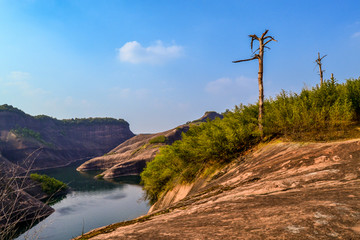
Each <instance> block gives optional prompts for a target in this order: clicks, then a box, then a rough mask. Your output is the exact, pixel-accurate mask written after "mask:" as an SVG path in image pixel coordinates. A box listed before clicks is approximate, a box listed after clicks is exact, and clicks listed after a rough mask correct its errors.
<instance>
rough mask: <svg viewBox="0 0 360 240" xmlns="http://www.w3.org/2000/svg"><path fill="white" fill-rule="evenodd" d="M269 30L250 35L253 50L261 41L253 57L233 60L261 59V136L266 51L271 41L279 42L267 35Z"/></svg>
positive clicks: (261, 132)
mask: <svg viewBox="0 0 360 240" xmlns="http://www.w3.org/2000/svg"><path fill="white" fill-rule="evenodd" d="M268 31H269V30H265V32H264V33H263V34H262V35H261V37H258V36H256V35H255V34H253V35H249V37H251V50H252V51H253V46H254V41H255V40H256V41H259V48H258V49H256V50H255V51H253V54H254V55H253V57H252V58H248V59H243V60H237V61H233V63H239V62H246V61H251V60H255V59H258V60H259V72H258V83H259V130H260V134H261V138H263V124H262V122H263V121H262V120H263V114H264V86H263V65H264V52H265V48H267V49H270V48H269V47H267V46H266V45H267V44H268V43H269V42H271V41H275V42H277V41H276V40H275V39H274V37H272V36H266V34H267V33H268Z"/></svg>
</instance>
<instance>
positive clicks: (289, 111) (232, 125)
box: [141, 78, 360, 202]
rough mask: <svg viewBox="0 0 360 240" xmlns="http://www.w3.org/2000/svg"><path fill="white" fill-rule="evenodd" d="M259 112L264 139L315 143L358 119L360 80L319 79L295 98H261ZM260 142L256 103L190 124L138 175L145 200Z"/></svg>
mask: <svg viewBox="0 0 360 240" xmlns="http://www.w3.org/2000/svg"><path fill="white" fill-rule="evenodd" d="M264 108H265V114H264V122H263V125H264V137H265V138H271V137H274V136H286V137H289V138H293V139H298V138H301V137H303V136H305V135H307V136H310V137H311V138H312V140H317V139H318V138H319V136H328V135H331V134H333V133H335V132H337V131H340V130H344V129H346V128H347V127H349V126H351V124H353V123H354V122H358V121H359V120H360V118H359V116H360V78H359V79H357V80H348V81H347V82H346V83H343V84H338V83H336V81H335V80H329V81H325V82H324V84H323V85H322V86H316V87H313V88H312V89H306V88H304V89H303V90H302V91H301V92H300V93H299V94H297V93H291V92H290V93H287V92H285V91H282V92H281V93H280V94H279V95H277V96H276V97H275V98H274V99H273V98H270V99H267V100H266V101H265V103H264ZM260 141H261V138H260V132H259V130H258V105H257V104H250V105H247V106H245V105H239V106H235V109H234V110H233V111H226V113H224V118H223V119H219V118H217V119H215V120H213V121H208V122H205V123H201V124H200V125H191V126H190V129H189V131H188V132H187V133H186V134H183V136H182V140H181V141H176V142H174V143H173V144H172V145H170V146H165V147H162V148H161V149H160V152H159V153H158V154H157V155H156V157H155V159H154V160H153V161H151V162H149V163H148V164H147V165H146V168H145V169H144V171H143V172H142V173H141V179H142V183H143V185H144V189H145V190H146V194H147V198H148V199H149V200H150V201H151V202H155V201H156V200H157V199H158V198H159V197H160V196H161V194H163V193H164V192H166V191H168V190H169V189H171V188H172V187H173V186H174V185H175V184H177V183H182V182H191V181H193V180H194V179H195V178H196V177H197V176H199V175H201V174H204V173H206V172H209V171H207V169H209V168H212V169H213V168H214V166H222V165H223V164H226V163H228V162H230V161H231V160H233V159H234V158H236V157H237V156H239V154H241V153H242V152H244V151H245V150H246V149H249V148H251V147H252V146H254V145H255V144H257V143H259V142H260ZM212 171H213V170H212Z"/></svg>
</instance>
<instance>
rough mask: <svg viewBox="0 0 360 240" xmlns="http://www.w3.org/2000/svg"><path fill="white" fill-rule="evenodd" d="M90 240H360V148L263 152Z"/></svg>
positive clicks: (314, 146)
mask: <svg viewBox="0 0 360 240" xmlns="http://www.w3.org/2000/svg"><path fill="white" fill-rule="evenodd" d="M101 233H102V234H101ZM89 237H92V238H91V239H99V240H100V239H101V240H106V239H360V140H349V141H343V142H332V143H308V144H300V143H273V144H268V145H266V146H264V147H261V148H260V147H259V148H258V150H256V151H253V152H252V153H248V154H247V155H245V156H242V157H240V158H239V159H237V160H236V161H234V162H233V163H231V164H230V165H229V166H227V167H226V168H224V169H222V170H221V171H219V172H218V173H216V174H215V175H214V176H212V177H211V178H209V179H199V180H197V181H196V182H195V183H193V184H190V185H183V186H178V187H176V188H175V189H173V190H172V191H171V192H168V193H167V194H166V195H165V196H163V197H162V199H160V200H159V201H158V203H156V204H155V205H154V206H153V207H152V209H151V210H150V213H149V214H148V215H146V216H143V217H140V218H138V219H135V220H132V221H129V222H123V223H118V224H113V225H109V226H107V227H104V228H100V229H96V230H94V231H92V232H90V233H89V234H88V235H84V236H83V239H87V238H89Z"/></svg>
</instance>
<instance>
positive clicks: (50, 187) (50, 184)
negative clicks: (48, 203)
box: [30, 173, 68, 196]
mask: <svg viewBox="0 0 360 240" xmlns="http://www.w3.org/2000/svg"><path fill="white" fill-rule="evenodd" d="M30 178H31V179H32V180H34V181H36V182H38V183H40V184H41V189H42V190H43V191H44V192H45V193H46V194H48V195H50V196H51V195H54V194H56V193H58V192H61V191H63V190H66V189H67V188H68V186H67V185H66V184H65V183H63V182H61V181H59V180H57V179H55V178H52V177H49V176H47V175H43V174H37V173H32V174H30Z"/></svg>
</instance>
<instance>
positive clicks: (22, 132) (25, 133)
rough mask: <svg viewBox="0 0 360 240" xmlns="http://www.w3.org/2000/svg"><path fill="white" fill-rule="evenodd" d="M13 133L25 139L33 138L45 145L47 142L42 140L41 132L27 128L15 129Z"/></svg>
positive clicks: (12, 130)
mask: <svg viewBox="0 0 360 240" xmlns="http://www.w3.org/2000/svg"><path fill="white" fill-rule="evenodd" d="M11 132H13V133H14V134H15V135H17V136H21V137H25V138H33V139H35V140H37V141H38V142H41V143H45V141H44V140H43V139H42V137H41V135H40V133H39V132H36V131H34V130H32V129H29V128H26V127H23V128H21V127H18V128H15V129H11Z"/></svg>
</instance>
